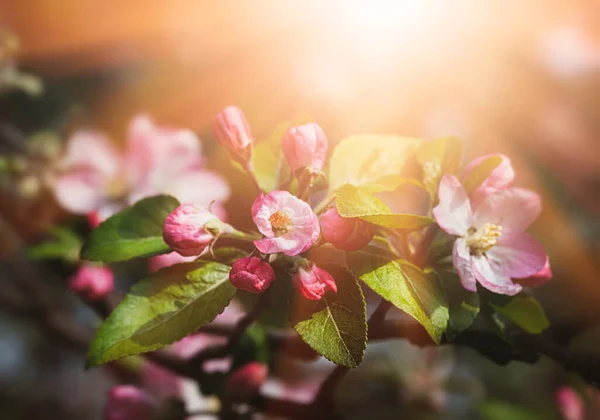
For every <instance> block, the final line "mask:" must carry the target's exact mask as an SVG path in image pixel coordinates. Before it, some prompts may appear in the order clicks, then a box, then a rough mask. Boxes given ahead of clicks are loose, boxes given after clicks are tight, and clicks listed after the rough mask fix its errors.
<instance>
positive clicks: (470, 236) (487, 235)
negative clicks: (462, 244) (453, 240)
mask: <svg viewBox="0 0 600 420" xmlns="http://www.w3.org/2000/svg"><path fill="white" fill-rule="evenodd" d="M501 235H502V226H499V225H494V224H492V223H486V224H485V225H483V226H482V227H481V228H479V229H476V228H474V227H471V228H469V231H468V233H467V238H466V239H467V245H468V246H469V250H470V251H471V255H483V254H485V253H486V252H487V251H489V250H490V249H492V247H493V246H494V245H496V243H497V242H498V238H499V237H500V236H501Z"/></svg>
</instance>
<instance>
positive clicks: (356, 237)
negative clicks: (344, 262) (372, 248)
mask: <svg viewBox="0 0 600 420" xmlns="http://www.w3.org/2000/svg"><path fill="white" fill-rule="evenodd" d="M319 222H320V223H321V234H322V235H323V239H325V240H326V241H327V242H329V243H331V244H332V245H333V246H335V247H336V248H338V249H341V250H343V251H358V250H359V249H361V248H364V247H365V246H366V245H367V244H368V243H369V242H371V240H372V239H373V231H372V229H371V226H370V225H369V224H368V223H366V222H364V221H363V220H360V219H358V218H346V217H342V216H340V213H339V212H338V210H337V209H336V208H335V207H332V208H330V209H329V210H327V211H326V212H325V213H324V214H323V215H322V216H321V218H320V219H319Z"/></svg>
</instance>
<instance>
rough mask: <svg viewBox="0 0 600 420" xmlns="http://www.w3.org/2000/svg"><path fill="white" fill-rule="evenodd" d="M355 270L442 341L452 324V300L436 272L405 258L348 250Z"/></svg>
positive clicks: (378, 291) (438, 340) (348, 258)
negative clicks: (449, 307)
mask: <svg viewBox="0 0 600 420" xmlns="http://www.w3.org/2000/svg"><path fill="white" fill-rule="evenodd" d="M346 263H347V264H348V266H349V267H350V270H352V272H353V273H354V274H355V275H356V276H358V277H360V279H361V280H362V281H364V282H365V283H366V284H367V286H369V287H370V288H371V289H373V290H374V291H375V292H376V293H377V294H379V295H380V296H381V297H382V298H384V299H386V300H388V301H390V302H391V303H392V304H394V305H395V306H396V307H398V308H400V309H402V310H403V311H404V312H406V313H407V314H409V315H410V316H412V317H413V318H415V319H416V320H417V321H419V323H420V324H421V325H423V327H425V329H426V330H427V332H428V333H429V335H430V336H431V338H432V339H433V341H435V342H436V343H439V342H440V340H441V339H442V334H443V333H444V332H445V331H446V328H447V326H448V319H449V314H448V303H447V302H446V299H445V298H444V294H443V291H442V289H441V286H440V284H439V282H438V281H437V278H436V275H435V272H433V271H432V270H425V271H423V270H421V269H420V268H419V267H417V266H415V265H412V264H411V263H409V262H408V261H404V260H399V259H397V260H392V259H389V258H386V257H380V256H376V255H366V254H358V253H348V254H347V258H346Z"/></svg>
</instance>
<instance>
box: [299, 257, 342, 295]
mask: <svg viewBox="0 0 600 420" xmlns="http://www.w3.org/2000/svg"><path fill="white" fill-rule="evenodd" d="M293 282H294V284H295V285H296V287H297V288H298V290H300V292H301V293H302V295H303V296H304V297H305V298H306V299H310V300H320V299H321V298H323V296H325V293H327V292H328V291H332V292H334V293H335V292H337V285H336V284H335V279H334V278H333V276H332V275H331V274H329V273H328V272H327V271H325V270H323V269H322V268H319V267H317V266H316V265H315V264H311V265H310V266H309V267H308V268H307V269H304V268H299V269H298V272H297V273H296V274H294V278H293Z"/></svg>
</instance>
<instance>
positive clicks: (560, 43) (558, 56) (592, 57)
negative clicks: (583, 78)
mask: <svg viewBox="0 0 600 420" xmlns="http://www.w3.org/2000/svg"><path fill="white" fill-rule="evenodd" d="M541 60H542V62H543V63H544V64H545V65H546V67H548V69H549V70H550V71H551V72H553V73H555V74H556V75H558V76H562V77H572V76H578V75H582V74H584V73H586V72H590V71H595V70H598V69H600V45H597V44H595V43H594V42H593V40H592V39H590V37H589V36H588V35H587V34H586V33H585V32H584V31H583V30H582V29H581V28H579V27H578V26H575V25H571V26H561V27H557V28H555V29H553V30H552V31H550V32H549V33H548V34H547V35H546V36H545V37H544V38H543V40H542V44H541Z"/></svg>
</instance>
